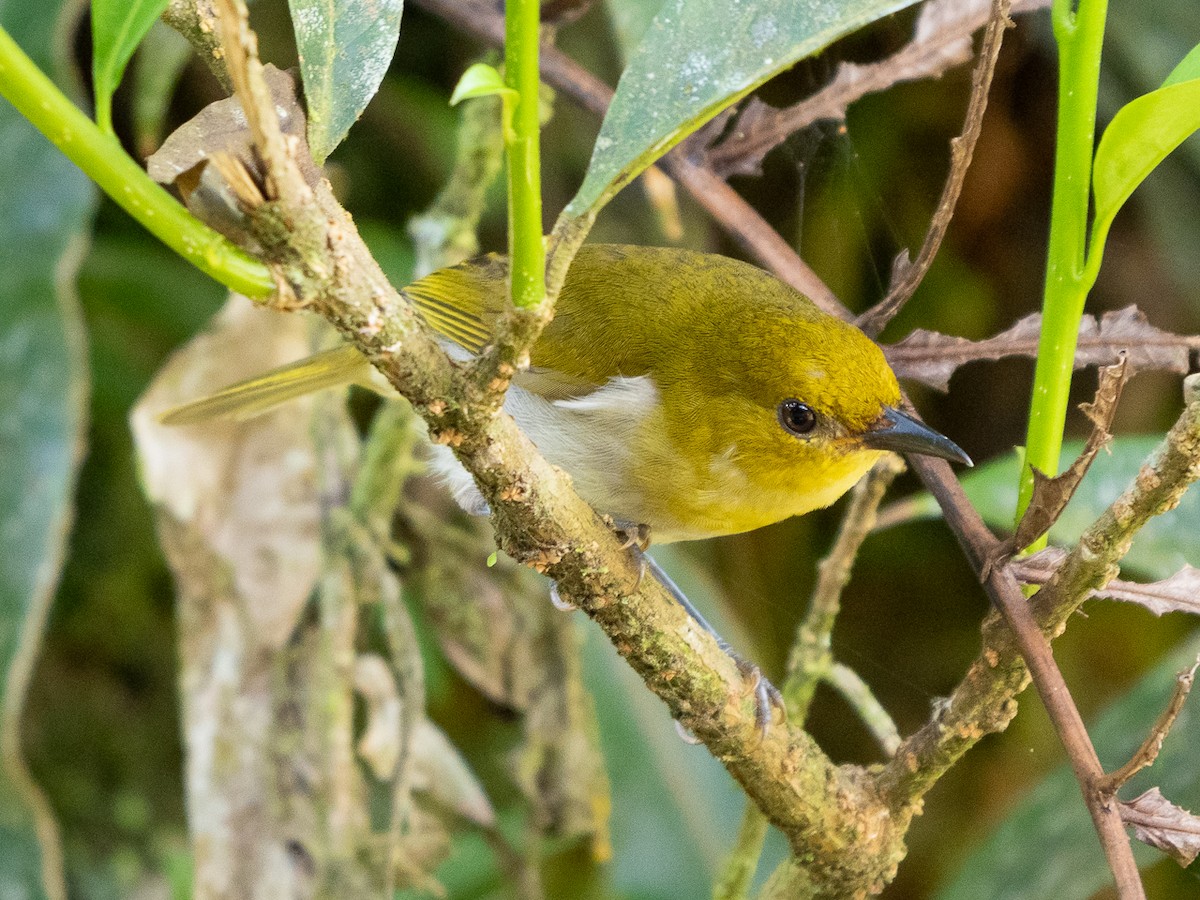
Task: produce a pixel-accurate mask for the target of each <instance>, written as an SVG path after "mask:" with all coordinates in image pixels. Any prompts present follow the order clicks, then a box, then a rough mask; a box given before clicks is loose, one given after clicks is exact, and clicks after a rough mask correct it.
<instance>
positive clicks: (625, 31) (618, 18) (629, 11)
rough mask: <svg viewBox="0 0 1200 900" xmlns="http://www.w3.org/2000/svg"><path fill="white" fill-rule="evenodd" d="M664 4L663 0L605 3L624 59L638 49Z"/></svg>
mask: <svg viewBox="0 0 1200 900" xmlns="http://www.w3.org/2000/svg"><path fill="white" fill-rule="evenodd" d="M662 5H663V0H608V2H607V3H605V4H604V6H605V8H606V9H607V10H608V18H609V20H610V21H611V22H612V26H613V31H615V32H616V35H617V46H618V47H620V49H621V56H622V58H623V59H629V57H630V56H631V55H632V54H633V51H634V50H636V49H637V45H638V44H640V43H641V42H642V38H643V37H644V36H645V34H646V32H647V31H648V30H649V28H650V23H651V22H652V21H654V16H655V14H656V13H657V12H658V11H659V9H660V8H661V7H662Z"/></svg>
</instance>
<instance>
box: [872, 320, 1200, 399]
mask: <svg viewBox="0 0 1200 900" xmlns="http://www.w3.org/2000/svg"><path fill="white" fill-rule="evenodd" d="M1041 330H1042V315H1041V313H1033V314H1031V315H1028V316H1026V317H1025V318H1023V319H1021V320H1020V321H1019V322H1017V324H1015V325H1013V326H1012V327H1011V328H1009V329H1007V330H1006V331H1002V332H1000V333H999V334H997V335H995V336H993V337H990V338H986V339H984V340H982V341H972V340H968V339H967V338H962V337H954V336H952V335H947V334H939V333H938V332H936V331H925V330H924V329H917V330H916V331H914V332H912V333H911V334H909V335H908V336H907V337H906V338H904V340H902V341H899V342H898V343H895V344H890V345H888V346H886V347H884V348H883V351H884V354H885V355H886V356H887V358H888V362H889V363H891V366H892V368H893V369H894V370H895V372H896V375H897V377H899V378H902V379H907V380H909V381H918V382H920V383H921V384H926V385H929V387H932V388H934V389H935V390H939V391H948V390H949V389H950V377H951V376H952V375H953V374H954V373H955V372H956V371H957V370H958V368H959V367H960V366H963V365H966V364H967V363H971V362H981V361H985V360H997V359H1003V358H1005V357H1009V356H1027V357H1030V358H1033V357H1034V356H1036V355H1037V344H1038V335H1039V334H1040V333H1041ZM1195 350H1200V337H1197V336H1192V335H1178V334H1172V333H1171V332H1169V331H1164V330H1162V329H1161V328H1155V327H1154V326H1153V325H1151V324H1150V323H1149V321H1147V319H1146V316H1145V315H1144V314H1143V313H1142V311H1141V310H1140V309H1138V308H1137V307H1136V306H1127V307H1125V308H1124V309H1120V310H1117V311H1115V312H1109V313H1105V314H1104V315H1103V316H1101V317H1100V319H1098V320H1097V318H1096V317H1095V316H1084V317H1083V321H1082V322H1081V323H1080V325H1079V343H1078V345H1077V347H1076V350H1075V368H1076V369H1082V368H1084V367H1085V366H1106V365H1111V364H1113V363H1115V362H1116V361H1117V358H1118V356H1119V355H1120V353H1121V352H1122V351H1124V352H1125V354H1126V355H1127V357H1128V359H1129V363H1130V365H1132V366H1133V367H1134V368H1135V369H1137V370H1138V371H1139V372H1142V371H1163V372H1175V373H1177V374H1180V375H1185V374H1187V372H1188V369H1189V360H1190V357H1191V354H1192V352H1193V351H1195Z"/></svg>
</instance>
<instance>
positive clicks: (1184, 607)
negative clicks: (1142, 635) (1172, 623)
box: [1008, 547, 1200, 616]
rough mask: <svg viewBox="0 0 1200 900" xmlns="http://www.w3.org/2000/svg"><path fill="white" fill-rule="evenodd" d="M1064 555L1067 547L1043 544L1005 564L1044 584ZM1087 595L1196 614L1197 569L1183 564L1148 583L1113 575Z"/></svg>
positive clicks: (1199, 608)
mask: <svg viewBox="0 0 1200 900" xmlns="http://www.w3.org/2000/svg"><path fill="white" fill-rule="evenodd" d="M1066 558H1067V551H1066V550H1063V549H1062V548H1061V547H1047V548H1046V549H1044V550H1039V551H1038V552H1037V553H1034V554H1032V555H1030V556H1025V557H1021V558H1020V559H1014V560H1012V561H1010V562H1009V564H1008V565H1009V567H1010V568H1011V569H1012V572H1013V575H1015V576H1016V577H1017V578H1018V579H1019V580H1020V581H1023V582H1024V583H1025V584H1045V583H1046V582H1048V581H1049V580H1050V579H1051V578H1053V577H1054V573H1055V572H1056V571H1057V570H1058V568H1059V567H1060V566H1061V565H1062V564H1063V561H1064V560H1065V559H1066ZM1091 596H1093V597H1102V598H1106V599H1108V600H1121V601H1123V602H1125V603H1136V604H1137V605H1138V606H1142V607H1145V608H1146V609H1148V610H1149V611H1150V612H1152V613H1154V614H1155V615H1156V616H1161V615H1163V614H1164V613H1169V612H1185V613H1192V614H1193V615H1200V569H1197V568H1195V567H1194V566H1190V565H1185V566H1184V567H1183V568H1182V569H1180V570H1179V571H1178V572H1176V573H1175V574H1174V575H1171V576H1170V577H1168V578H1164V579H1162V580H1161V581H1151V582H1148V583H1143V582H1140V581H1127V580H1125V579H1123V578H1114V579H1113V580H1112V581H1110V582H1109V583H1108V584H1106V585H1105V586H1104V587H1102V588H1097V589H1096V590H1094V591H1092V593H1091Z"/></svg>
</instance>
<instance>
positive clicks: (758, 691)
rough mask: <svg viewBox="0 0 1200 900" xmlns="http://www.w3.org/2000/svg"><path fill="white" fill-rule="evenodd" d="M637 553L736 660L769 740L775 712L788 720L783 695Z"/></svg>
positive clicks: (662, 572)
mask: <svg viewBox="0 0 1200 900" xmlns="http://www.w3.org/2000/svg"><path fill="white" fill-rule="evenodd" d="M634 553H636V554H637V556H638V557H639V558H640V561H641V565H642V572H645V571H647V570H649V572H650V574H652V575H653V576H654V577H655V578H657V579H658V582H659V584H661V585H662V586H663V587H664V588H666V589H667V593H669V594H670V595H671V596H672V597H674V598H675V602H676V603H678V604H679V605H680V606H682V607H683V609H684V612H686V613H687V614H688V615H689V616H691V617H692V620H693V621H694V622H695V623H696V624H697V625H699V626H700V627H701V628H703V629H704V630H705V631H707V632H708V633H709V634H711V635H712V636H713V638H714V639H715V640H716V642H717V646H718V647H720V648H721V650H722V652H724V653H725V654H726V655H727V656H728V657H729V658H730V659H732V660H733V662H734V664H735V665H736V666H737V668H738V671H739V672H740V673H741V674H742V677H743V678H745V679H746V681H747V682H748V683H749V687H750V690H752V691H753V692H754V720H755V722H756V723H757V725H758V729H759V732H760V734H761V735H762V736H763V737H766V734H767V729H768V728H769V727H770V726H771V719H772V708H774V709H778V710H779V711H780V713H782V714H783V716H784V718H785V719H786V717H787V708H786V707H785V706H784V703H783V695H782V694H781V693H780V692H779V690H778V689H777V688H776V687H775V685H773V684H771V682H770V681H768V680H767V678H766V676H765V675H763V673H762V670H761V669H760V668H759V667H758V666H756V665H754V663H752V662H750V661H749V660H747V659H745V658H744V657H742V656H741V655H739V654H738V653H737V652H736V651H735V650H734V649H733V648H732V647H731V646H729V642H728V641H726V640H725V638H723V637H721V635H720V634H718V633H717V630H716V629H715V628H713V627H712V625H710V624H709V623H708V620H707V619H705V618H704V616H702V615H701V614H700V610H698V609H696V607H694V606H693V605H692V602H691V601H690V600H688V598H687V595H686V594H685V593H684V592H683V591H682V590H680V588H679V585H677V584H676V583H675V582H674V581H673V580H672V579H671V576H670V575H668V574H667V573H666V571H665V570H664V569H663V567H662V566H660V565H659V564H658V563H657V562H655V560H654V557H652V556H650V554H648V553H646V552H645V551H644V550H643V549H642V548H640V547H639V548H637V549H635V550H634ZM638 581H639V583H640V582H641V575H640V574H639V576H638Z"/></svg>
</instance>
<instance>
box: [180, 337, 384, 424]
mask: <svg viewBox="0 0 1200 900" xmlns="http://www.w3.org/2000/svg"><path fill="white" fill-rule="evenodd" d="M373 373H374V369H372V368H371V365H370V363H368V362H367V358H366V357H365V356H363V355H362V354H361V353H359V352H358V350H357V349H355V348H354V347H352V346H351V345H349V344H344V345H343V346H341V347H336V348H334V349H333V350H326V351H324V352H322V353H317V354H315V355H313V356H309V357H306V358H305V359H301V360H299V361H297V362H294V363H289V364H288V365H286V366H281V367H280V368H278V369H274V370H272V371H270V372H267V373H266V374H265V375H258V376H256V377H254V378H250V379H247V380H246V381H239V382H238V383H237V384H232V385H230V386H229V387H227V388H224V389H222V390H220V391H217V392H216V393H215V394H210V395H209V396H207V397H202V398H200V399H199V400H193V401H192V402H191V403H185V404H183V405H182V406H176V407H174V408H172V409H169V410H167V411H166V412H164V413H163V414H162V415H161V416H159V421H160V422H162V423H163V424H164V425H194V424H196V423H198V422H209V421H213V420H219V419H226V420H228V419H233V420H243V419H252V418H254V417H255V416H259V415H262V414H263V413H265V412H268V411H269V410H272V409H274V408H275V407H276V406H278V405H279V404H281V403H286V402H287V401H289V400H294V399H296V398H297V397H302V396H304V395H305V394H311V393H313V392H315V391H320V390H324V389H326V388H332V387H341V386H345V385H349V384H357V385H361V386H363V387H367V388H370V389H371V390H375V391H379V390H380V385H379V382H378V380H377V379H375V378H373V377H372V375H373Z"/></svg>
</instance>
